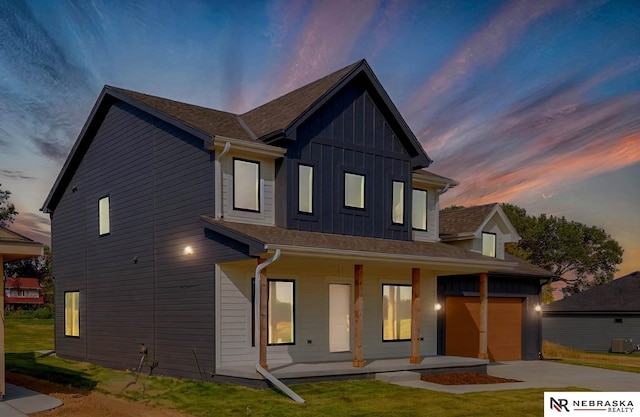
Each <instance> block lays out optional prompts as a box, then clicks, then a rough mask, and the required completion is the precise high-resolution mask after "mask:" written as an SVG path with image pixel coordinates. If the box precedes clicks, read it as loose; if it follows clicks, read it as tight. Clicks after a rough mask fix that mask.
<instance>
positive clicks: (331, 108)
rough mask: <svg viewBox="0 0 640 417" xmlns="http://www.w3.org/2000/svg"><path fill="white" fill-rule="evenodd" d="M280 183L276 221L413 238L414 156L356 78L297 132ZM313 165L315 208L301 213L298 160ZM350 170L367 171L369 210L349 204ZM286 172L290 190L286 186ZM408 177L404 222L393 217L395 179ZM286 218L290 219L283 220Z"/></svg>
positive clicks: (307, 228) (337, 231) (301, 227)
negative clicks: (346, 201)
mask: <svg viewBox="0 0 640 417" xmlns="http://www.w3.org/2000/svg"><path fill="white" fill-rule="evenodd" d="M296 138H297V139H296V140H295V141H294V142H293V143H291V144H290V145H289V148H288V151H287V155H286V156H287V157H286V159H285V160H284V161H283V162H282V166H280V167H279V170H278V173H277V178H276V182H277V184H278V192H279V195H280V197H279V198H278V200H277V207H276V209H277V212H278V213H279V216H278V218H277V219H276V221H277V222H278V225H280V226H284V227H287V228H290V229H297V230H304V231H313V232H325V233H335V234H345V235H354V236H368V237H377V238H385V239H399V240H409V239H410V238H411V234H410V228H409V227H410V222H409V219H410V218H411V210H410V208H411V192H410V190H411V157H410V155H409V154H408V152H407V151H406V149H405V147H404V146H403V144H402V143H401V141H400V140H399V139H398V136H397V135H396V133H395V132H394V130H393V129H392V128H391V125H390V124H389V123H388V122H387V120H386V119H385V117H384V116H383V114H382V112H381V111H380V110H379V109H378V107H376V104H375V102H374V100H373V99H372V98H371V96H370V95H369V93H368V90H367V88H366V87H364V86H362V85H360V84H358V83H357V82H352V83H350V84H348V85H347V86H346V87H345V88H343V89H342V90H341V91H340V92H338V93H337V94H336V95H335V96H333V97H332V98H331V99H330V100H329V101H328V102H327V103H326V104H325V105H324V106H322V107H321V108H320V109H319V110H318V111H317V112H316V113H315V114H313V115H312V116H310V117H309V118H308V119H307V120H306V121H305V122H304V123H303V124H301V125H300V127H299V128H298V129H297V132H296ZM300 163H302V164H308V165H312V166H313V167H314V184H313V185H314V195H313V200H314V208H313V210H314V213H313V214H304V213H298V165H299V164H300ZM345 171H348V172H354V173H358V174H364V175H365V176H366V180H365V210H363V211H360V210H354V209H349V208H345V207H344V173H345ZM283 175H286V176H287V178H289V179H290V181H288V182H287V184H288V189H285V190H284V193H281V192H280V190H283V186H282V183H283V181H282V176H283ZM393 180H399V181H404V182H405V199H404V200H405V203H404V206H405V222H404V225H394V224H392V221H391V213H392V212H391V210H392V207H391V206H392V204H391V202H392V181H393ZM283 222H286V223H283Z"/></svg>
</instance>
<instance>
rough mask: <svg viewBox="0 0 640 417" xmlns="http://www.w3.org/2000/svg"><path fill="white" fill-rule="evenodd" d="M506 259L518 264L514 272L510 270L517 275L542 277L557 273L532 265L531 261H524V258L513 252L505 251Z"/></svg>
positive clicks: (550, 276) (551, 276)
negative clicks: (512, 253) (514, 254)
mask: <svg viewBox="0 0 640 417" xmlns="http://www.w3.org/2000/svg"><path fill="white" fill-rule="evenodd" d="M504 260H505V261H508V262H515V263H516V264H517V265H518V266H516V269H515V270H514V271H513V272H509V273H510V274H514V273H515V274H517V275H526V276H528V277H540V278H553V277H555V274H554V273H553V272H550V271H547V270H546V269H544V268H540V267H539V266H535V265H532V264H530V263H529V262H526V261H523V260H522V259H520V258H518V257H516V256H513V255H511V254H508V253H505V254H504Z"/></svg>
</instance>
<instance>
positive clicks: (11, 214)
mask: <svg viewBox="0 0 640 417" xmlns="http://www.w3.org/2000/svg"><path fill="white" fill-rule="evenodd" d="M0 187H2V184H0ZM10 197H11V191H3V190H2V188H0V226H8V225H9V223H13V219H14V218H15V217H16V215H17V214H18V212H17V211H16V208H15V206H14V205H13V204H11V203H9V198H10Z"/></svg>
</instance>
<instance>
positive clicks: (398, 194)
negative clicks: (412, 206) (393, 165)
mask: <svg viewBox="0 0 640 417" xmlns="http://www.w3.org/2000/svg"><path fill="white" fill-rule="evenodd" d="M392 200H393V212H392V213H391V216H392V217H391V221H392V222H393V224H404V182H402V181H393V195H392Z"/></svg>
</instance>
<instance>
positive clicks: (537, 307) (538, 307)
mask: <svg viewBox="0 0 640 417" xmlns="http://www.w3.org/2000/svg"><path fill="white" fill-rule="evenodd" d="M533 309H534V310H536V311H538V312H540V311H542V306H541V305H540V304H536V306H535V307H534V308H533Z"/></svg>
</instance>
